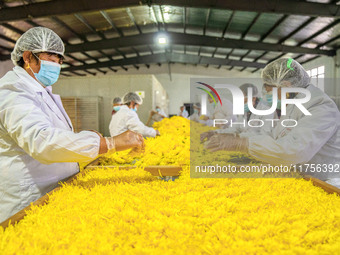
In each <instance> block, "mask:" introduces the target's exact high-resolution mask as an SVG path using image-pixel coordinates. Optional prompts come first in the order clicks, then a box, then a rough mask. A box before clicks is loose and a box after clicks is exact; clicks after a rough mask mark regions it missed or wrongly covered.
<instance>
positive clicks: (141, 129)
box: [126, 111, 156, 137]
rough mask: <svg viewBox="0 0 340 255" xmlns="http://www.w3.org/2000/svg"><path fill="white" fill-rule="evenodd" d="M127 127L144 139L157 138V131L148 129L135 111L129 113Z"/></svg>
mask: <svg viewBox="0 0 340 255" xmlns="http://www.w3.org/2000/svg"><path fill="white" fill-rule="evenodd" d="M126 126H127V128H128V129H129V130H131V131H134V132H137V133H139V134H141V135H143V136H144V137H150V136H151V137H155V136H156V130H154V129H153V128H150V127H147V126H145V125H144V124H143V122H141V121H140V120H139V117H138V115H137V113H135V112H134V111H128V115H127V121H126Z"/></svg>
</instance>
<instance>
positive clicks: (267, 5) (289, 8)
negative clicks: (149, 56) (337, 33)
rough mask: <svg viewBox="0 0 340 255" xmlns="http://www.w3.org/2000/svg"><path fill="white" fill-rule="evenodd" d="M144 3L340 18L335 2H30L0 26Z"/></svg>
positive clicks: (7, 14)
mask: <svg viewBox="0 0 340 255" xmlns="http://www.w3.org/2000/svg"><path fill="white" fill-rule="evenodd" d="M140 4H142V5H143V4H148V5H149V6H151V5H173V6H181V7H197V8H216V9H227V10H238V11H252V12H265V13H281V14H291V15H294V14H296V15H306V16H312V17H340V9H339V8H338V7H339V6H337V5H336V4H334V3H331V4H323V3H315V2H304V1H292V0H282V1H270V0H269V1H268V0H237V1H211V0H200V1H197V0H186V1H183V0H143V1H139V0H116V1H111V0H96V1H85V0H72V1H70V0H54V1H45V2H39V3H30V4H25V5H20V6H15V7H6V8H2V9H1V15H0V23H2V22H10V21H16V20H23V19H27V18H41V17H49V16H54V15H65V14H73V13H79V12H87V11H99V10H106V9H112V8H125V7H130V6H138V5H140Z"/></svg>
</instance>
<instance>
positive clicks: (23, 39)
mask: <svg viewBox="0 0 340 255" xmlns="http://www.w3.org/2000/svg"><path fill="white" fill-rule="evenodd" d="M24 51H31V52H33V53H38V52H50V53H56V54H59V55H61V56H64V52H65V47H64V43H63V41H62V40H61V38H60V37H59V36H58V35H57V34H56V33H55V32H53V31H52V30H51V29H49V28H46V27H33V28H31V29H29V30H27V31H26V32H25V33H24V34H22V35H21V36H20V38H19V39H18V40H17V42H16V43H15V46H14V49H13V51H12V53H11V59H12V61H13V63H14V65H18V64H17V62H18V61H19V60H20V58H22V54H23V53H24Z"/></svg>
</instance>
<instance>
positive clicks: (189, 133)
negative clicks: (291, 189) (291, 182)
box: [100, 116, 255, 167]
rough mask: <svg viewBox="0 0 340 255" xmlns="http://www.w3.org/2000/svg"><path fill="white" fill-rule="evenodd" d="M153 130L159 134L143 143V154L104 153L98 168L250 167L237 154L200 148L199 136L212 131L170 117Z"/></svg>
mask: <svg viewBox="0 0 340 255" xmlns="http://www.w3.org/2000/svg"><path fill="white" fill-rule="evenodd" d="M153 127H154V128H155V129H157V130H159V131H160V133H161V136H157V137H155V138H151V137H149V138H146V139H145V151H144V152H143V153H142V154H136V153H134V152H133V151H131V150H127V151H122V152H115V153H112V154H109V153H107V154H106V155H105V156H103V157H101V158H100V165H103V166H105V165H135V166H138V167H143V166H144V167H145V166H150V165H179V166H183V165H189V164H190V155H191V159H192V163H195V164H202V165H204V164H209V163H212V162H214V163H221V164H222V163H225V162H228V163H230V164H241V163H250V162H252V163H254V162H255V161H254V160H252V159H250V158H249V157H248V156H247V155H245V154H244V153H241V152H237V151H233V152H227V151H218V152H214V153H211V152H209V151H207V150H205V149H204V148H203V144H202V143H201V141H200V134H201V133H203V132H207V131H211V130H215V129H216V128H213V127H208V126H205V125H203V124H200V123H198V122H194V121H191V122H190V121H189V120H188V119H186V118H182V117H178V116H174V117H172V118H164V119H163V120H162V121H160V122H155V123H154V125H153Z"/></svg>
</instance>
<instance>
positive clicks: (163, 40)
mask: <svg viewBox="0 0 340 255" xmlns="http://www.w3.org/2000/svg"><path fill="white" fill-rule="evenodd" d="M167 42H168V40H167V38H166V37H165V36H160V37H158V43H159V44H167Z"/></svg>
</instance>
